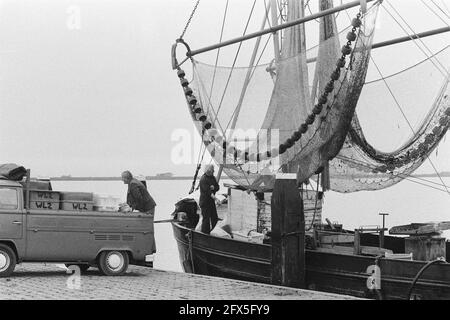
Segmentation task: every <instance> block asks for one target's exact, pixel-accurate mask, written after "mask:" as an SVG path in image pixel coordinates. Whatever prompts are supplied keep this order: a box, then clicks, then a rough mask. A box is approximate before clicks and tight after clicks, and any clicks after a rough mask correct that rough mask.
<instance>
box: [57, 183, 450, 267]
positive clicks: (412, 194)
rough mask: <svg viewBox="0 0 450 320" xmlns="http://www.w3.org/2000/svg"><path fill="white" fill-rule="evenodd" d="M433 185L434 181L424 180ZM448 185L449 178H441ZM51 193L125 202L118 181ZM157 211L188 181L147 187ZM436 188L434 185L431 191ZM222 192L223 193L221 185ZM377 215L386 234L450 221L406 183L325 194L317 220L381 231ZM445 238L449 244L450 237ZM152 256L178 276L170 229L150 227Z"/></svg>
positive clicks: (443, 198) (427, 191)
mask: <svg viewBox="0 0 450 320" xmlns="http://www.w3.org/2000/svg"><path fill="white" fill-rule="evenodd" d="M426 179H427V180H430V181H432V182H434V183H440V181H439V180H438V179H435V178H426ZM444 182H445V183H446V184H447V185H450V178H444ZM52 186H53V189H54V190H60V191H83V192H94V193H98V194H104V195H113V196H118V197H120V198H121V199H123V200H125V198H126V190H127V189H126V186H125V185H124V184H123V183H122V182H121V181H53V182H52ZM147 186H148V189H149V191H150V194H151V195H152V196H153V197H154V199H155V201H156V203H157V208H156V216H155V220H163V219H170V214H171V213H172V212H173V210H174V204H175V202H177V201H178V200H179V199H181V198H182V197H184V196H186V195H187V193H188V190H189V189H190V186H191V181H189V180H151V181H147ZM434 186H437V185H434ZM221 191H223V192H226V190H225V188H224V187H223V186H222V183H221ZM380 212H386V213H389V216H387V217H386V226H387V227H388V228H390V227H392V226H395V225H402V224H409V223H412V222H429V221H450V194H449V193H445V192H442V191H438V190H435V189H432V188H429V187H424V186H422V185H419V184H417V183H413V182H410V181H403V182H401V183H399V184H397V185H396V186H393V187H391V188H388V189H386V190H381V191H372V192H356V193H351V194H340V193H335V192H327V193H326V195H325V201H324V208H323V212H322V217H323V219H324V220H325V218H328V219H329V220H331V221H332V222H335V221H336V222H339V223H342V224H343V225H344V227H345V228H347V229H353V228H357V227H360V226H369V225H379V226H381V225H382V219H381V216H379V215H378V214H379V213H380ZM444 235H445V236H446V237H447V238H450V232H448V231H447V232H445V233H444ZM155 237H156V246H157V253H156V256H155V261H154V266H155V268H157V269H161V270H170V271H182V268H181V265H180V262H179V257H178V250H177V245H176V242H175V240H174V238H173V233H172V227H171V225H170V223H159V224H155Z"/></svg>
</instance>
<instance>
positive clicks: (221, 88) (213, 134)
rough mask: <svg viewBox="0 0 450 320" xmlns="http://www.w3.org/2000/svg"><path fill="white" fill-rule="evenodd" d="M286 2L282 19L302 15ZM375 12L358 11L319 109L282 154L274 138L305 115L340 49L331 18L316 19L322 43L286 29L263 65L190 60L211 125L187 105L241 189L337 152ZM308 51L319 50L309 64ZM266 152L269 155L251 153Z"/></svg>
mask: <svg viewBox="0 0 450 320" xmlns="http://www.w3.org/2000/svg"><path fill="white" fill-rule="evenodd" d="M322 2H324V1H322ZM295 3H297V4H298V3H299V2H297V1H293V2H292V4H295ZM324 3H325V4H327V3H328V4H329V3H330V2H329V1H325V2H324ZM289 8H290V11H289V12H288V20H293V19H297V18H299V17H301V16H303V6H301V5H297V6H295V5H294V6H290V7H289ZM322 9H323V8H322ZM377 12H378V3H377V4H376V5H374V6H373V7H372V9H371V10H369V11H368V12H367V14H366V15H365V16H364V17H363V18H362V21H363V23H362V25H361V27H360V29H359V31H358V32H357V39H356V42H355V44H354V50H353V52H352V54H351V55H350V57H349V59H348V61H347V64H346V66H345V69H344V70H342V72H341V73H340V76H339V78H338V80H336V81H335V82H334V90H333V91H332V93H331V94H330V95H329V99H328V101H327V104H326V105H324V108H323V110H322V112H321V113H320V114H319V115H317V117H316V119H315V121H314V123H313V124H311V125H310V126H309V128H308V130H307V131H306V132H305V133H304V134H303V135H302V136H301V138H300V140H299V141H298V142H296V143H295V144H294V145H293V146H292V148H290V149H288V150H287V151H286V152H285V153H283V154H282V155H280V156H278V152H277V150H278V147H279V145H280V143H283V142H284V141H286V139H288V138H289V137H291V135H292V134H293V132H295V131H296V130H298V129H299V127H300V126H301V125H302V124H303V123H304V122H305V121H306V119H307V117H308V115H310V114H311V111H312V110H313V108H314V104H315V103H316V102H317V99H318V97H319V96H320V94H322V93H323V92H322V91H323V90H324V87H325V85H326V83H327V82H328V81H329V79H330V76H331V73H332V72H333V71H334V70H335V69H336V61H337V59H338V58H339V57H340V56H341V55H342V53H341V52H340V50H341V49H340V48H341V45H340V44H341V43H346V42H347V40H346V39H345V36H346V34H338V33H337V32H336V26H335V21H334V17H333V16H332V15H330V16H327V17H326V18H322V19H321V23H320V25H319V26H318V27H319V28H320V29H319V30H328V32H321V33H320V37H321V42H320V45H319V46H318V47H317V48H316V49H315V50H312V51H310V52H307V51H306V45H305V42H306V36H305V30H304V27H303V26H302V25H300V26H295V27H291V28H289V29H287V30H286V32H285V35H284V42H283V45H282V48H283V49H282V51H281V57H280V59H279V60H277V61H272V62H271V63H269V64H264V65H256V66H253V65H252V66H250V67H240V68H236V67H234V68H231V67H216V66H212V65H208V64H204V63H201V62H200V61H196V60H193V74H194V77H193V81H192V82H191V84H190V85H191V86H192V89H193V91H194V94H195V96H196V97H197V99H198V104H199V105H200V106H201V107H202V109H203V112H204V113H205V114H206V117H207V118H208V121H210V122H211V124H212V127H211V129H209V130H204V129H203V126H202V121H199V120H198V119H199V117H200V115H199V114H195V113H194V112H192V111H191V115H192V117H193V120H194V122H195V123H196V125H197V128H198V130H199V132H200V133H201V135H202V136H203V141H204V142H205V145H206V146H207V149H208V151H209V152H210V154H211V155H212V157H213V159H214V160H215V161H216V162H217V163H218V164H220V165H222V166H223V170H224V172H225V173H226V175H227V176H228V177H229V178H231V179H232V180H234V182H236V183H237V184H239V185H241V186H244V187H246V188H251V189H260V190H270V189H272V188H273V183H274V179H275V174H276V173H277V172H280V171H283V172H292V173H297V176H298V180H299V182H303V181H305V180H306V179H308V178H309V177H311V176H312V175H313V174H314V173H315V172H316V171H317V170H318V169H319V168H320V167H324V166H327V164H328V161H329V160H330V159H332V158H334V157H335V156H336V155H337V153H338V152H339V150H340V149H341V146H342V145H343V143H344V140H345V137H346V134H347V131H348V129H349V126H350V123H351V119H352V117H353V114H354V111H355V107H356V104H357V101H358V97H359V95H360V92H361V90H362V87H363V85H364V81H365V76H366V72H367V66H368V63H369V57H370V49H371V44H372V40H373V35H374V26H375V21H376V16H377ZM307 55H309V56H317V59H316V62H313V63H311V62H310V63H308V62H309V61H308V59H307ZM224 141H226V144H224ZM267 151H271V154H270V156H267V157H263V158H260V159H256V158H255V157H252V156H253V155H256V154H258V153H259V154H262V155H265V154H266V153H267ZM245 152H247V153H248V154H249V155H250V158H249V159H248V160H246V159H245ZM257 160H260V161H257Z"/></svg>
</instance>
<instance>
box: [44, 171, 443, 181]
mask: <svg viewBox="0 0 450 320" xmlns="http://www.w3.org/2000/svg"><path fill="white" fill-rule="evenodd" d="M439 176H440V177H450V172H441V173H439ZM411 177H413V178H437V177H438V176H437V175H436V174H432V173H425V174H414V175H411ZM49 179H50V180H52V181H122V179H121V177H51V178H49ZM145 179H146V180H192V179H193V177H191V176H178V177H176V176H175V177H159V176H147V177H145Z"/></svg>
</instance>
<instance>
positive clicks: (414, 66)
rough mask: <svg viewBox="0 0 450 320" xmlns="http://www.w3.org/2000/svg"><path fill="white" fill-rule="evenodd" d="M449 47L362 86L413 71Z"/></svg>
mask: <svg viewBox="0 0 450 320" xmlns="http://www.w3.org/2000/svg"><path fill="white" fill-rule="evenodd" d="M449 47H450V46H446V47H445V48H443V49H441V50H439V51H437V52H435V53H434V54H433V55H432V56H431V57H429V58H425V59H423V60H421V61H419V62H417V63H416V64H413V65H412V66H409V67H407V68H405V69H403V70H400V71H398V72H395V73H392V74H390V75H388V76H385V77H382V78H379V79H374V80H371V81H367V82H366V83H365V84H364V85H367V84H371V83H375V82H379V81H382V80H384V79H389V78H392V77H395V76H398V75H399V74H402V73H404V72H407V71H409V70H411V69H414V68H416V67H418V66H419V65H421V64H423V63H425V62H427V61H429V60H430V59H431V58H434V57H435V56H437V55H438V54H440V53H442V52H443V51H445V50H447V49H448V48H449Z"/></svg>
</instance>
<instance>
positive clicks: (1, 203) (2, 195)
mask: <svg viewBox="0 0 450 320" xmlns="http://www.w3.org/2000/svg"><path fill="white" fill-rule="evenodd" d="M18 206H19V204H18V199H17V190H16V189H10V188H0V210H16V209H17V208H18Z"/></svg>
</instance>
